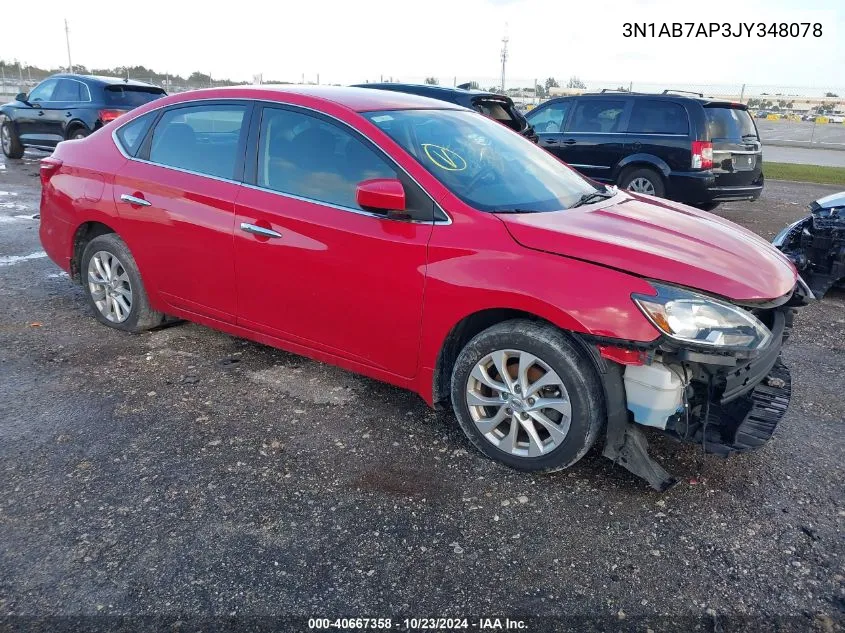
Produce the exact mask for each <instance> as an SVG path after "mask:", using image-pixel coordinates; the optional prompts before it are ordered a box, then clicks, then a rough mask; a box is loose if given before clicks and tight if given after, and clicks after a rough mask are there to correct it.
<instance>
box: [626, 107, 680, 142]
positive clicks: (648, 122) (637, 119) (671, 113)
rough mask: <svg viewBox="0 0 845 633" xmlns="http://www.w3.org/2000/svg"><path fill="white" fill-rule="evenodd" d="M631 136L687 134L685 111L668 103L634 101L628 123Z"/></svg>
mask: <svg viewBox="0 0 845 633" xmlns="http://www.w3.org/2000/svg"><path fill="white" fill-rule="evenodd" d="M628 132H629V133H631V134H683V135H686V134H689V119H688V117H687V111H686V109H685V108H684V107H683V106H682V105H680V104H678V103H672V102H670V101H657V100H652V99H635V100H634V107H633V109H632V110H631V120H630V121H629V122H628Z"/></svg>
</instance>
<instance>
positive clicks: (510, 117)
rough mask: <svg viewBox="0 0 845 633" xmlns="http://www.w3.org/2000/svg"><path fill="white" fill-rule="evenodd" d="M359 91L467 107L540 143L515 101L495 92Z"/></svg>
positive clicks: (405, 87) (414, 87)
mask: <svg viewBox="0 0 845 633" xmlns="http://www.w3.org/2000/svg"><path fill="white" fill-rule="evenodd" d="M354 87H355V88H375V89H377V90H393V91H394V92H407V93H409V94H413V95H420V96H421V97H428V98H430V99H438V100H439V101H447V102H449V103H454V104H456V105H460V106H464V107H465V108H469V109H471V110H475V111H477V112H481V114H484V115H486V116H488V117H490V118H491V119H494V120H496V121H498V122H499V123H502V124H503V125H506V126H508V127H509V128H510V129H512V130H516V131H517V132H519V133H520V134H522V135H523V136H524V137H526V138H528V139H530V140H531V141H534V142H535V143H536V142H537V135H536V134H535V133H534V129H533V128H532V127H531V125H529V123H528V121H527V120H526V119H525V117H524V116H523V115H522V113H521V112H520V111H519V110H517V109H516V106H515V105H514V103H513V100H512V99H511V98H510V97H507V96H505V95H499V94H496V93H495V92H485V91H483V90H474V89H471V88H469V84H463V85H461V86H458V87H457V88H447V87H444V86H431V85H428V84H424V85H418V84H395V83H373V84H356V85H355V86H354Z"/></svg>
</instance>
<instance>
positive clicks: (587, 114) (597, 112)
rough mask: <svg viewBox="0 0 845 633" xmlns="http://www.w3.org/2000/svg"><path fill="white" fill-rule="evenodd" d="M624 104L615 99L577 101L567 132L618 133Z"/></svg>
mask: <svg viewBox="0 0 845 633" xmlns="http://www.w3.org/2000/svg"><path fill="white" fill-rule="evenodd" d="M624 111H625V102H624V101H622V100H616V99H579V100H578V104H577V105H576V106H575V112H574V113H573V115H572V119H571V120H570V122H569V125H568V127H567V128H566V131H567V132H593V133H600V134H612V133H614V132H620V131H621V130H620V123H621V121H622V113H623V112H624Z"/></svg>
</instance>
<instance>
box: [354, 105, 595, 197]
mask: <svg viewBox="0 0 845 633" xmlns="http://www.w3.org/2000/svg"><path fill="white" fill-rule="evenodd" d="M365 116H367V118H369V119H370V120H371V121H372V122H373V123H375V124H376V125H377V126H378V127H379V128H381V129H382V130H383V131H384V132H385V133H386V134H388V135H389V136H390V137H391V138H392V139H393V140H394V141H396V142H397V143H399V145H401V146H402V147H403V148H405V149H406V150H407V151H408V153H410V154H411V155H412V156H413V157H414V158H415V159H416V160H417V161H418V162H419V163H420V164H421V165H422V166H423V167H425V169H427V170H428V171H429V172H430V173H431V174H432V175H433V176H434V177H435V178H437V179H438V180H439V181H440V182H442V183H443V184H444V185H445V186H446V187H447V188H448V189H449V190H450V191H451V192H452V193H454V194H455V195H456V196H458V197H459V198H460V199H461V200H463V201H464V202H466V203H467V204H469V205H471V206H473V207H475V208H476V209H479V210H481V211H491V212H497V211H502V212H505V211H511V212H513V211H520V212H531V211H556V210H560V209H566V208H568V207H570V206H572V205H573V204H575V203H576V202H578V201H579V200H580V199H581V196H583V195H584V194H588V193H593V192H595V191H596V187H594V186H593V185H591V184H590V183H589V182H588V181H586V180H585V179H584V178H582V177H581V176H579V175H578V174H576V173H575V172H573V171H572V170H571V169H569V168H567V167H566V166H565V165H563V164H562V163H561V162H560V161H558V160H557V159H556V158H554V157H553V156H552V155H551V154H549V153H548V152H546V151H545V150H543V149H540V148H539V147H537V146H536V145H534V143H532V142H531V141H528V140H526V139H524V138H523V137H521V136H519V135H518V134H515V133H514V132H512V131H511V130H509V129H507V128H506V127H505V126H503V125H501V124H499V123H496V122H495V121H491V120H490V119H488V118H487V117H485V116H482V115H480V114H476V113H474V112H467V111H461V110H395V111H389V112H368V113H366V114H365Z"/></svg>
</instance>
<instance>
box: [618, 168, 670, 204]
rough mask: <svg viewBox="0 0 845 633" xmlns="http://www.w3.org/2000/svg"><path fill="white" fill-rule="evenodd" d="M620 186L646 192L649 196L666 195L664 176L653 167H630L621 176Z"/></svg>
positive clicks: (636, 191) (635, 191)
mask: <svg viewBox="0 0 845 633" xmlns="http://www.w3.org/2000/svg"><path fill="white" fill-rule="evenodd" d="M619 186H620V187H622V188H623V189H627V190H628V191H633V192H634V193H644V194H646V195H649V196H657V197H658V198H662V197H664V196H665V195H666V187H665V185H664V184H663V178H661V176H660V174H658V173H657V172H656V171H654V170H653V169H649V168H648V167H641V168H639V169H636V168H634V169H629V170H626V171H624V172H623V173H622V176H621V177H620V178H619Z"/></svg>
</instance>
